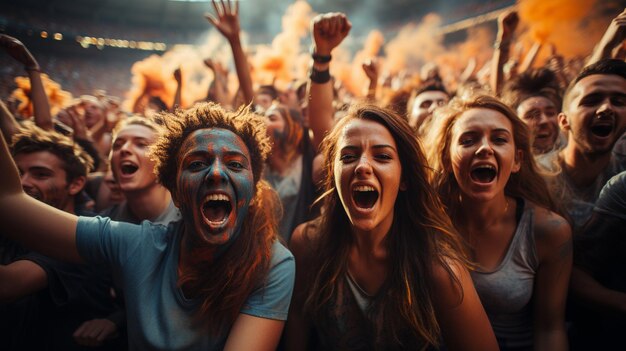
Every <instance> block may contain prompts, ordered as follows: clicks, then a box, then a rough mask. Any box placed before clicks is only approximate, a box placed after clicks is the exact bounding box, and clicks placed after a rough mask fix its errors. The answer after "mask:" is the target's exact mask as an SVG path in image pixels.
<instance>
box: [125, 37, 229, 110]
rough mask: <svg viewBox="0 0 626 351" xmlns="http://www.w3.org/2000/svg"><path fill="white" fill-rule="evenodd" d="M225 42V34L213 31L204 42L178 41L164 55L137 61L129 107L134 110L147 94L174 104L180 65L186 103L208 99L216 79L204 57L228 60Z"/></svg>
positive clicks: (183, 103)
mask: <svg viewBox="0 0 626 351" xmlns="http://www.w3.org/2000/svg"><path fill="white" fill-rule="evenodd" d="M225 45H227V44H225V43H224V40H223V39H222V38H221V35H220V34H219V33H215V32H212V33H211V34H210V35H209V37H208V39H207V40H206V41H205V42H204V44H202V45H200V46H197V47H195V46H190V45H177V46H174V47H173V48H172V49H171V50H169V51H167V52H166V53H165V54H163V55H162V56H158V55H151V56H149V57H147V58H146V59H144V60H142V61H138V62H135V64H134V65H133V67H132V68H131V73H132V85H131V89H130V90H129V91H128V93H127V94H126V101H124V106H125V108H126V109H128V110H132V107H133V104H134V103H135V101H137V99H140V98H141V97H142V96H143V95H148V96H157V97H159V98H160V99H161V100H163V102H165V103H166V104H167V105H168V106H172V104H173V102H174V95H175V93H176V81H175V80H174V77H173V72H174V70H176V68H178V67H180V68H181V75H182V86H183V89H182V97H181V99H182V101H181V105H182V107H189V106H191V105H192V104H193V103H194V102H196V101H198V100H201V99H204V98H205V97H206V94H207V90H208V87H209V84H210V83H211V81H212V80H213V74H212V72H211V70H209V69H208V68H207V67H206V66H205V65H204V59H205V58H209V57H210V58H212V59H213V60H214V61H220V62H223V61H225V59H226V56H225V54H230V50H228V49H227V48H226V47H225Z"/></svg>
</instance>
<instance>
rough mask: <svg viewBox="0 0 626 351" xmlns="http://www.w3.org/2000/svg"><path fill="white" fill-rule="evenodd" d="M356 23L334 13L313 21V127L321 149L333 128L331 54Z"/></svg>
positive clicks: (315, 143) (310, 89) (314, 140)
mask: <svg viewBox="0 0 626 351" xmlns="http://www.w3.org/2000/svg"><path fill="white" fill-rule="evenodd" d="M350 28H352V24H351V23H350V21H348V18H347V17H346V15H345V14H343V13H339V12H332V13H327V14H323V15H318V16H316V17H315V18H313V28H312V30H311V32H312V33H313V67H312V68H311V76H310V82H311V84H310V88H309V99H310V100H309V103H308V106H309V127H310V128H311V130H312V131H313V146H314V147H315V149H316V150H317V148H318V147H319V144H320V143H321V142H322V139H323V138H324V134H325V133H326V132H327V131H329V130H330V129H331V128H332V125H333V115H334V113H335V109H334V107H333V97H334V96H333V85H332V80H331V79H330V71H329V69H330V61H331V54H332V51H333V49H334V48H336V47H337V46H338V45H339V44H341V42H342V41H343V39H344V38H345V37H346V36H347V35H348V33H350Z"/></svg>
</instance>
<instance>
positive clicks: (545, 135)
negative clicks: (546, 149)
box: [535, 133, 550, 139]
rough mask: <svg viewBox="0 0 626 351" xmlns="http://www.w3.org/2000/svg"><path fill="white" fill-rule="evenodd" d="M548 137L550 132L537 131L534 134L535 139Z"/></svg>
mask: <svg viewBox="0 0 626 351" xmlns="http://www.w3.org/2000/svg"><path fill="white" fill-rule="evenodd" d="M549 137H550V133H539V134H537V135H536V136H535V139H548V138H549Z"/></svg>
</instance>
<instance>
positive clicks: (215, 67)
mask: <svg viewBox="0 0 626 351" xmlns="http://www.w3.org/2000/svg"><path fill="white" fill-rule="evenodd" d="M204 65H205V66H207V67H208V68H209V69H210V70H211V71H213V84H212V85H211V86H209V91H208V92H207V100H209V99H210V97H212V98H213V99H214V100H215V101H214V102H217V103H218V104H220V105H222V106H224V107H226V106H228V105H229V102H228V86H227V84H228V70H226V69H224V67H223V66H222V64H220V63H219V62H216V61H213V60H212V59H210V58H207V59H205V60H204Z"/></svg>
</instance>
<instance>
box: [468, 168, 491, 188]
mask: <svg viewBox="0 0 626 351" xmlns="http://www.w3.org/2000/svg"><path fill="white" fill-rule="evenodd" d="M496 174H497V172H496V168H495V167H494V166H492V165H480V166H477V167H475V168H474V169H472V171H471V172H470V177H471V178H472V180H473V181H475V182H478V183H484V184H487V183H491V182H492V181H493V180H494V179H496Z"/></svg>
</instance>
